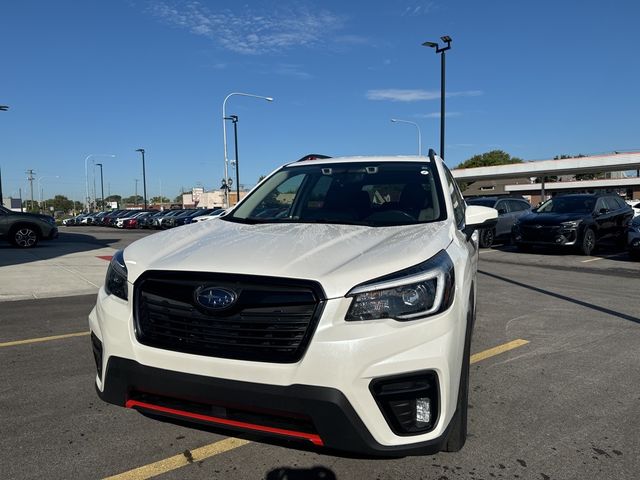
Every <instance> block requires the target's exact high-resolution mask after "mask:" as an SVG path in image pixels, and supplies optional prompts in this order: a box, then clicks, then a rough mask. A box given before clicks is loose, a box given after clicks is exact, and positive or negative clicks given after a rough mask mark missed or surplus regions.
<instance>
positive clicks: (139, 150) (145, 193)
mask: <svg viewBox="0 0 640 480" xmlns="http://www.w3.org/2000/svg"><path fill="white" fill-rule="evenodd" d="M136 152H140V153H141V154H142V188H143V191H144V209H145V210H146V209H147V175H146V173H145V170H144V148H139V149H137V150H136Z"/></svg>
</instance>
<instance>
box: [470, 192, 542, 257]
mask: <svg viewBox="0 0 640 480" xmlns="http://www.w3.org/2000/svg"><path fill="white" fill-rule="evenodd" d="M466 202H467V205H480V206H481V207H490V208H495V209H496V210H497V211H498V223H496V226H495V227H493V228H486V229H484V230H480V231H479V233H480V246H481V247H483V248H489V247H491V245H493V242H494V241H495V240H496V239H498V238H503V239H506V240H510V239H511V228H512V227H513V225H514V224H515V223H516V221H517V220H518V219H519V218H520V217H522V216H523V215H526V214H527V213H531V205H530V204H529V202H527V201H526V200H525V199H524V198H522V197H476V198H468V199H466Z"/></svg>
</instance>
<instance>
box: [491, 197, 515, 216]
mask: <svg viewBox="0 0 640 480" xmlns="http://www.w3.org/2000/svg"><path fill="white" fill-rule="evenodd" d="M494 208H495V209H496V210H498V213H499V214H500V215H504V214H506V213H509V212H510V211H511V210H512V209H510V208H509V203H508V201H507V200H500V201H499V202H497V203H496V206H495V207H494Z"/></svg>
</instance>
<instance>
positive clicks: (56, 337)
mask: <svg viewBox="0 0 640 480" xmlns="http://www.w3.org/2000/svg"><path fill="white" fill-rule="evenodd" d="M89 333H90V332H76V333H66V334H64V335H52V336H50V337H40V338H28V339H26V340H15V341H13V342H4V343H0V348H3V347H15V346H17V345H29V344H30V343H41V342H50V341H52V340H62V339H63V338H72V337H84V336H87V335H89Z"/></svg>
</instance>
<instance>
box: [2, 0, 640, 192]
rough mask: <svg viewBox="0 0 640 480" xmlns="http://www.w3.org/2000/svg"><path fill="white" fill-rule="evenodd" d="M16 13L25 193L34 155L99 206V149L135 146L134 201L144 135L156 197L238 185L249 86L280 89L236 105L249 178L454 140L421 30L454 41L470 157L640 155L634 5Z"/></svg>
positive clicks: (451, 101) (51, 186)
mask: <svg viewBox="0 0 640 480" xmlns="http://www.w3.org/2000/svg"><path fill="white" fill-rule="evenodd" d="M0 18H1V19H2V28H1V29H0V61H1V63H0V73H1V74H0V104H5V105H9V106H10V110H9V111H8V112H0V168H2V178H3V189H4V194H5V196H7V195H14V196H17V192H18V189H19V188H20V187H22V188H23V190H24V189H25V188H26V187H27V185H28V183H27V181H26V174H25V171H26V170H27V169H29V168H31V169H34V170H35V172H36V178H38V177H40V178H42V180H41V185H42V186H43V187H44V192H45V197H50V196H52V195H53V194H54V193H61V194H65V195H67V196H69V197H71V198H75V199H79V200H81V199H82V198H83V197H84V159H85V157H86V156H87V155H88V154H92V153H93V154H114V155H116V157H115V158H96V159H95V161H103V163H104V174H105V193H107V191H110V192H111V193H117V194H122V195H131V194H133V190H134V179H135V178H138V179H141V178H142V172H141V170H142V169H141V161H140V157H139V154H137V153H135V151H134V150H135V149H136V148H139V147H144V148H145V149H146V152H147V190H148V195H149V196H153V195H158V194H159V193H160V188H162V193H163V194H165V195H168V196H171V197H174V196H175V195H177V194H178V193H179V190H180V189H181V188H182V187H184V188H185V189H187V188H191V187H192V186H196V185H202V186H204V187H205V188H207V189H210V188H215V187H218V186H219V185H220V180H221V178H222V177H223V161H222V159H223V148H222V120H221V116H222V113H221V108H222V101H223V99H224V97H225V96H226V95H227V94H228V93H230V92H234V91H240V92H248V93H254V94H258V95H267V96H273V97H275V101H274V102H272V103H268V102H265V101H261V100H256V99H250V98H242V97H232V98H231V99H230V100H229V102H228V103H227V114H237V115H238V116H239V117H240V121H239V137H240V142H239V145H240V154H239V157H240V166H241V184H247V185H252V184H255V183H256V181H257V179H258V177H259V176H260V175H261V174H266V173H268V172H270V171H271V170H273V169H274V168H276V167H277V166H279V165H281V164H283V163H286V162H288V161H291V160H295V159H297V158H299V157H300V156H302V155H304V154H306V153H310V152H315V153H325V154H329V155H351V154H364V155H368V154H413V153H415V151H416V149H417V147H416V131H415V128H413V127H412V126H411V125H400V124H392V123H391V122H390V121H389V120H390V118H392V117H396V118H401V119H406V120H410V121H414V122H417V123H418V124H419V125H420V126H421V128H422V136H423V149H424V151H426V149H428V148H429V147H433V148H435V149H436V150H438V142H439V118H438V114H439V88H440V63H439V58H438V57H437V56H436V55H435V54H434V52H433V51H432V50H431V49H428V48H425V47H422V46H421V43H422V42H424V41H426V40H430V41H435V40H437V39H438V38H439V37H440V36H441V35H450V36H451V37H452V38H453V44H452V49H451V50H450V51H449V52H448V54H447V91H448V93H450V94H451V96H450V97H449V98H448V99H447V111H448V112H450V115H449V116H448V118H447V141H446V161H447V164H449V165H450V166H455V165H457V164H458V163H460V162H462V161H464V160H466V159H467V158H469V157H470V156H472V155H474V154H476V153H482V152H485V151H488V150H491V149H496V148H500V149H503V150H506V151H507V152H509V153H510V154H512V155H515V156H519V157H522V158H524V159H527V160H534V159H545V158H550V157H553V156H554V155H557V154H563V153H564V154H575V153H585V154H586V153H596V152H605V151H613V150H631V149H640V138H639V135H640V92H639V89H640V55H639V54H638V51H639V47H640V29H638V28H637V21H638V18H640V3H638V2H635V1H632V0H628V1H611V2H601V1H590V0H587V1H577V0H575V1H563V2H559V1H535V2H533V1H527V2H524V1H507V0H504V1H497V0H496V1H444V0H441V1H438V0H433V1H412V0H408V1H400V0H397V1H393V0H387V1H377V0H375V1H374V0H369V1H360V0H358V1H350V2H339V1H325V2H319V1H317V2H311V1H308V2H305V1H299V0H296V1H289V0H278V1H277V2H276V1H273V0H272V1H253V0H249V1H243V2H222V1H205V0H201V1H186V2H185V1H173V0H166V1H165V0H162V1H154V2H151V1H143V0H130V1H125V0H113V1H97V0H85V1H67V0H57V1H55V2H53V1H44V0H43V1H31V0H23V1H20V2H8V1H7V2H2V4H0ZM232 145H233V141H232V136H229V146H230V149H232ZM230 157H232V155H230ZM89 165H90V171H91V161H90V162H89ZM55 176H58V177H59V178H55ZM91 183H93V182H92V181H91ZM140 191H141V187H140V188H139V192H140ZM23 196H24V194H23ZM35 196H36V198H37V194H36V195H35Z"/></svg>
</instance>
